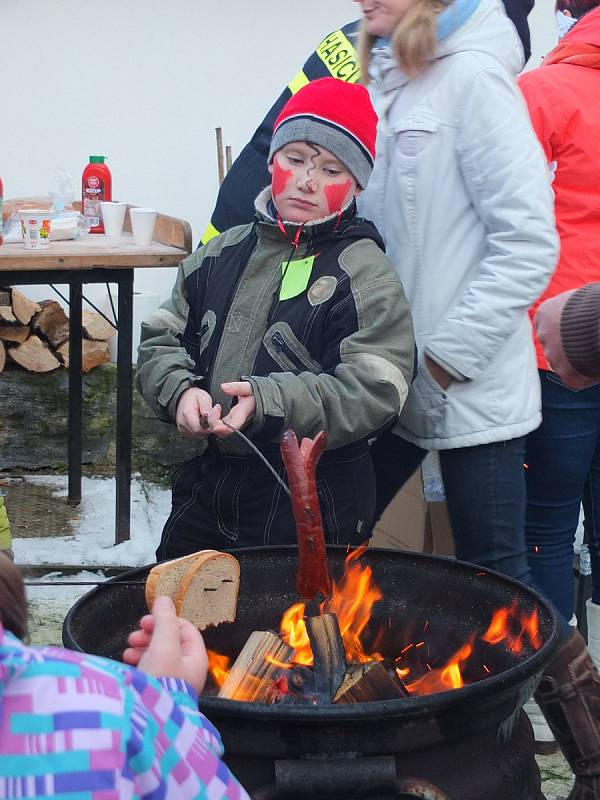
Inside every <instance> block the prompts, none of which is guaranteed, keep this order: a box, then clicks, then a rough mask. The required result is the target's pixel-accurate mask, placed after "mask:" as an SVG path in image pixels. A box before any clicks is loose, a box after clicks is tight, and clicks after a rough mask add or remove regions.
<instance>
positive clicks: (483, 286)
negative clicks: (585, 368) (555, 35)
mask: <svg viewBox="0 0 600 800" xmlns="http://www.w3.org/2000/svg"><path fill="white" fill-rule="evenodd" d="M522 65H523V54H522V49H521V46H520V43H519V40H518V38H517V36H516V33H515V30H514V28H513V26H512V25H511V24H510V22H509V21H508V20H507V18H506V16H505V14H504V11H503V9H502V6H501V4H500V3H499V2H498V0H481V3H480V4H479V6H478V7H477V8H476V10H475V11H474V12H473V14H472V16H471V17H470V18H469V19H468V21H467V22H466V23H464V24H463V25H462V26H461V27H460V28H459V29H458V30H456V31H454V32H453V33H451V34H450V35H449V36H447V37H446V38H444V39H442V40H441V41H440V42H439V43H438V50H437V55H436V60H435V62H433V63H431V64H430V66H429V67H428V68H427V69H426V70H425V72H423V73H422V74H421V75H420V76H419V77H417V78H415V79H413V80H410V79H409V78H408V77H407V76H405V75H404V74H403V73H402V71H401V70H400V68H399V66H398V64H397V62H396V60H395V58H394V56H393V55H392V53H391V52H390V50H389V47H386V46H382V47H377V48H376V49H375V51H374V53H373V59H372V81H371V83H370V87H369V88H370V89H371V94H372V99H373V102H374V105H375V109H376V111H377V113H378V115H379V120H380V123H379V135H378V139H377V159H376V163H375V169H374V172H373V175H372V177H371V180H370V182H369V185H368V187H367V189H366V190H365V192H364V193H363V194H362V195H361V197H360V198H359V208H360V211H361V213H362V214H363V215H365V216H366V217H368V218H369V219H372V220H373V221H374V222H375V224H376V225H377V227H378V229H379V231H380V233H381V235H382V236H383V239H384V241H385V243H386V248H387V253H388V255H389V257H390V260H391V261H392V263H393V264H394V266H395V267H396V269H397V271H398V275H399V276H400V279H401V280H402V283H403V285H404V288H405V290H406V293H407V297H408V299H409V302H410V304H411V311H412V314H413V320H414V327H415V336H416V340H417V348H418V350H419V354H420V358H421V363H420V365H419V372H418V374H417V377H416V379H415V381H414V383H413V384H412V386H411V389H410V392H409V396H408V399H407V401H406V404H405V406H404V408H403V411H402V414H401V416H400V420H399V424H398V426H397V427H396V432H398V433H399V434H400V435H401V436H402V437H404V438H406V439H407V440H408V441H410V442H413V443H415V444H417V445H419V446H421V447H423V448H425V449H446V448H455V447H468V446H472V445H479V444H486V443H490V442H495V441H502V440H504V439H510V438H514V437H518V436H522V435H524V434H526V433H528V432H529V431H531V430H533V429H534V428H536V427H537V426H538V425H539V423H540V419H541V417H540V391H539V381H538V376H537V371H536V366H535V357H534V349H533V342H532V336H531V328H530V324H529V318H528V314H527V312H528V308H529V306H530V305H531V303H532V302H533V301H534V300H535V298H536V297H538V296H539V294H540V293H541V292H542V291H543V289H544V288H545V285H546V283H547V281H548V279H549V277H550V275H551V273H552V270H553V269H554V266H555V263H556V256H557V236H556V230H555V227H554V221H553V207H552V195H551V190H550V182H549V177H548V173H547V168H546V165H545V164H544V160H543V157H542V153H541V151H540V147H539V144H538V143H537V141H536V140H535V136H534V134H533V131H532V129H531V124H530V122H529V119H528V116H527V109H526V108H525V105H524V103H523V101H522V97H521V96H520V93H519V91H518V89H517V87H516V86H515V84H514V81H513V78H512V77H511V76H514V75H516V73H517V72H518V71H519V69H520V68H521V67H522ZM425 354H428V355H429V356H430V357H431V358H432V359H433V360H434V361H436V362H438V363H439V364H440V365H441V366H443V367H444V368H445V369H446V370H447V371H448V372H449V373H450V374H451V375H452V376H453V377H454V381H453V382H452V383H451V385H450V386H449V388H448V389H447V391H444V390H442V389H441V387H440V386H439V384H438V383H437V382H436V381H435V380H434V379H433V377H432V376H431V375H430V373H429V372H428V370H427V367H426V366H425V364H424V363H423V358H424V355H425Z"/></svg>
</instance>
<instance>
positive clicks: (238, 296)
mask: <svg viewBox="0 0 600 800" xmlns="http://www.w3.org/2000/svg"><path fill="white" fill-rule="evenodd" d="M269 199H270V189H268V190H265V192H264V193H263V195H261V197H260V198H259V200H258V201H257V208H258V219H257V221H256V222H255V223H254V224H252V225H246V226H243V227H238V228H234V229H232V230H231V231H229V232H228V233H226V234H223V235H221V236H219V237H218V238H215V239H213V240H211V241H210V242H209V243H208V244H207V245H205V246H204V247H201V248H200V249H199V250H197V251H196V252H195V253H194V254H193V255H191V256H189V257H188V258H187V259H186V260H185V261H184V262H183V263H182V265H181V266H180V269H179V275H178V278H177V282H176V285H175V287H174V290H173V293H172V297H171V299H170V300H169V301H167V302H166V303H164V304H163V305H162V306H161V308H160V309H158V311H156V312H155V313H154V314H153V315H152V316H151V317H150V318H149V319H148V320H146V321H145V322H144V323H143V325H142V338H141V344H140V348H139V355H138V372H137V384H138V388H139V389H140V392H141V394H142V395H143V397H144V398H145V399H146V401H147V402H148V404H149V405H150V406H151V408H152V409H153V410H154V411H155V412H156V414H157V415H158V416H159V417H161V418H163V419H165V420H174V419H175V414H176V406H177V401H178V399H179V397H180V395H181V393H182V392H183V391H184V390H185V389H187V388H189V387H190V386H194V385H197V386H200V387H201V388H203V389H205V390H206V391H207V392H209V394H210V395H211V397H212V398H213V403H221V405H222V407H223V409H224V412H223V413H224V414H225V413H226V410H227V409H229V408H230V405H231V398H228V397H227V396H225V395H224V394H223V392H222V391H221V388H220V387H221V384H222V383H224V382H226V381H237V380H242V379H244V380H249V381H250V382H251V384H252V386H253V389H254V394H255V397H256V414H255V417H254V419H253V421H252V423H251V425H250V426H249V428H248V429H247V430H246V431H245V432H246V433H247V434H248V435H249V436H251V437H252V438H254V439H259V440H261V441H263V442H265V443H268V442H277V441H278V439H279V436H280V434H281V433H282V431H283V430H284V429H286V428H292V429H293V430H294V431H295V432H296V434H297V436H298V437H302V436H314V435H315V434H316V433H318V431H319V430H326V431H327V434H328V437H329V443H328V449H329V450H333V449H338V448H343V447H345V446H347V445H353V444H355V443H357V442H360V441H365V445H366V440H367V439H368V438H369V437H371V436H373V435H375V434H376V433H377V432H379V431H380V430H381V429H382V428H384V427H386V426H388V425H390V424H391V423H392V422H393V421H394V419H395V418H396V416H397V414H398V412H399V410H400V408H401V406H402V403H403V402H404V399H405V397H406V394H407V391H408V383H409V382H410V380H411V377H412V370H413V363H414V339H413V334H412V325H411V319H410V312H409V309H408V304H407V302H406V298H405V296H404V292H403V290H402V286H401V284H400V281H399V279H398V277H397V275H396V274H395V272H394V270H393V269H392V267H391V265H390V263H389V261H388V260H387V258H386V256H385V254H384V252H383V245H382V242H381V239H380V237H379V235H378V233H377V231H376V230H375V228H374V227H373V225H372V224H370V223H368V222H365V221H364V220H361V219H358V218H357V217H356V207H355V204H354V202H352V204H351V206H350V207H349V208H348V209H347V210H346V211H345V212H344V213H343V214H342V215H341V216H339V218H338V215H333V216H332V217H331V218H328V219H327V220H324V221H321V222H316V223H308V224H306V225H304V226H298V225H292V224H289V223H285V225H282V224H281V223H280V225H281V227H280V225H278V224H277V222H275V221H274V220H273V219H272V218H271V217H270V215H269V213H268V212H267V203H268V201H269ZM211 443H212V444H213V445H214V446H215V447H217V448H218V449H219V451H220V452H221V453H223V454H239V455H248V448H247V445H246V444H245V443H244V442H240V441H239V440H238V438H237V437H230V438H229V439H226V440H218V441H212V439H211Z"/></svg>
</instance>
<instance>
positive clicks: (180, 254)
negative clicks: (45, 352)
mask: <svg viewBox="0 0 600 800" xmlns="http://www.w3.org/2000/svg"><path fill="white" fill-rule="evenodd" d="M154 237H155V240H154V241H153V242H152V244H151V245H150V246H149V247H136V246H135V245H134V244H133V240H132V237H131V222H130V219H129V210H128V211H127V214H126V218H125V232H124V233H123V236H122V237H121V238H120V239H118V240H111V239H108V237H106V236H104V235H100V234H90V235H89V236H86V237H85V238H83V239H77V240H74V241H65V242H51V243H50V248H49V249H48V250H25V248H24V246H23V245H22V244H7V245H3V246H2V247H0V286H11V285H17V286H19V285H27V284H29V285H31V284H43V283H52V284H54V283H66V284H68V285H69V437H68V465H69V492H68V502H69V503H71V504H73V505H77V504H78V503H80V502H81V461H82V409H83V378H82V372H81V362H82V358H81V350H82V344H81V342H82V297H83V295H82V287H83V284H86V283H116V284H117V285H118V287H119V301H118V322H117V325H118V328H117V329H118V331H119V340H118V346H117V421H116V439H117V440H116V457H115V460H116V464H115V473H116V515H115V544H120V543H121V542H124V541H127V540H128V539H129V535H130V522H131V438H132V436H131V434H132V417H131V403H132V390H133V370H132V352H131V350H132V342H133V275H134V269H140V268H148V267H150V268H152V267H175V266H177V265H178V264H179V262H180V261H182V259H184V258H185V257H186V256H187V255H188V254H189V253H190V252H191V249H192V232H191V229H190V226H189V224H188V223H187V222H184V221H183V220H179V219H175V218H172V217H167V216H164V215H162V214H159V215H158V216H157V220H156V228H155V230H154Z"/></svg>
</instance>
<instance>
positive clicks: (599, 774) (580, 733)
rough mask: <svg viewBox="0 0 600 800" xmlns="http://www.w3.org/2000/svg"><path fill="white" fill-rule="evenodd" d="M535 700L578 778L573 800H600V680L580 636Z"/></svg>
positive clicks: (572, 637)
mask: <svg viewBox="0 0 600 800" xmlns="http://www.w3.org/2000/svg"><path fill="white" fill-rule="evenodd" d="M535 699H536V700H537V702H538V704H539V706H540V708H541V709H542V711H543V712H544V716H545V717H546V720H547V721H548V725H550V728H551V729H552V733H553V734H554V737H555V738H556V741H557V742H558V744H559V746H560V749H561V750H562V751H563V753H564V756H565V758H566V759H567V761H568V762H569V765H570V767H571V769H572V770H573V773H574V775H575V786H574V787H573V791H572V792H571V794H570V795H569V798H568V800H600V675H598V671H597V669H596V667H595V666H594V664H593V662H592V659H591V658H590V656H589V653H588V651H587V647H586V645H585V641H584V640H583V637H582V636H581V634H580V633H579V631H577V630H573V632H572V633H570V634H569V636H568V638H567V639H566V640H565V641H564V642H563V643H562V644H561V645H560V647H559V648H558V650H557V652H556V655H555V656H554V658H553V659H552V661H551V662H550V665H549V666H548V667H547V669H546V670H545V672H544V676H543V678H542V680H541V682H540V685H539V686H538V689H537V692H536V693H535Z"/></svg>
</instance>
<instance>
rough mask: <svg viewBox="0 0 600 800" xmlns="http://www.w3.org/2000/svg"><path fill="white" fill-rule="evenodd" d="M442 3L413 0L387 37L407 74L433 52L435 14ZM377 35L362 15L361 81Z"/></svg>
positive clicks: (366, 75)
mask: <svg viewBox="0 0 600 800" xmlns="http://www.w3.org/2000/svg"><path fill="white" fill-rule="evenodd" d="M445 7H446V3H444V2H443V0H414V2H413V3H412V5H410V6H409V8H407V10H406V12H405V13H404V14H403V16H402V19H401V20H400V22H399V23H398V25H397V26H396V29H395V30H394V32H393V34H392V37H391V48H392V52H393V53H394V55H395V56H396V59H397V60H398V64H399V65H400V67H401V69H402V70H403V71H404V72H405V73H406V74H407V75H408V76H409V77H411V78H414V77H416V76H417V75H419V74H420V73H421V72H423V70H424V69H425V67H426V66H427V62H428V61H430V60H431V59H432V57H433V56H434V54H435V47H436V41H437V39H436V25H437V15H438V14H439V13H440V11H442V10H443V9H444V8H445ZM376 41H377V37H376V36H373V35H372V34H370V33H368V32H367V27H366V21H365V20H364V19H363V21H362V24H361V28H360V34H359V39H358V56H359V60H360V66H361V70H362V76H363V77H362V80H363V83H365V84H367V83H369V80H370V78H369V64H370V62H371V51H372V50H373V46H374V44H375V42H376Z"/></svg>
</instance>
